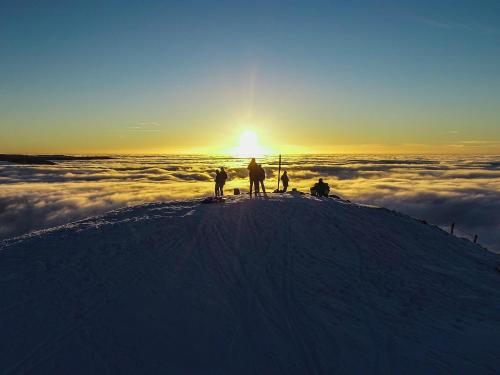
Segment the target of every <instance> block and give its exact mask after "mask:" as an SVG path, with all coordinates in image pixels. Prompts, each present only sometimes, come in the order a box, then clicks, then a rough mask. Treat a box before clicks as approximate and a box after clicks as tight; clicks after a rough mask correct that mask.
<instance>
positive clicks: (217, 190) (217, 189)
mask: <svg viewBox="0 0 500 375" xmlns="http://www.w3.org/2000/svg"><path fill="white" fill-rule="evenodd" d="M220 183H221V174H220V172H219V170H218V169H216V170H215V196H216V197H220Z"/></svg>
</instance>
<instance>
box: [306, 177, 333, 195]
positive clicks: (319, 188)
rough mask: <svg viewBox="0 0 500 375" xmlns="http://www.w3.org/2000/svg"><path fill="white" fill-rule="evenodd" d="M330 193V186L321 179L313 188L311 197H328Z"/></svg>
mask: <svg viewBox="0 0 500 375" xmlns="http://www.w3.org/2000/svg"><path fill="white" fill-rule="evenodd" d="M328 193H330V186H328V184H327V183H325V182H323V179H322V178H320V179H319V181H318V182H316V183H315V184H314V186H313V187H312V188H311V195H314V196H316V197H328Z"/></svg>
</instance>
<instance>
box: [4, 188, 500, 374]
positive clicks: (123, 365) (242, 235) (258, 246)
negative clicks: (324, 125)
mask: <svg viewBox="0 0 500 375" xmlns="http://www.w3.org/2000/svg"><path fill="white" fill-rule="evenodd" d="M498 262H499V257H498V255H495V254H492V253H489V252H488V251H486V250H485V249H483V248H481V247H480V246H477V245H474V244H472V243H470V242H469V241H467V240H463V239H460V238H456V237H453V236H450V235H448V234H446V233H445V232H444V231H442V230H440V229H438V228H436V227H434V226H431V225H427V224H425V223H423V222H420V221H418V220H415V219H413V218H410V217H407V216H404V215H401V214H398V213H395V212H392V211H389V210H386V209H381V208H376V207H367V206H360V205H356V204H351V203H348V202H343V201H340V200H335V199H331V198H321V199H319V198H312V197H309V196H292V195H283V196H280V195H270V196H269V197H268V198H267V199H265V198H263V197H262V198H257V199H250V198H249V197H248V196H240V197H231V198H228V199H227V200H226V202H225V203H218V204H202V203H201V201H200V200H191V201H178V202H170V203H158V204H148V205H143V206H136V207H132V208H126V209H121V210H117V211H113V212H110V213H109V214H106V215H104V216H100V217H95V218H90V219H87V220H83V221H80V222H77V223H73V224H69V225H66V226H63V227H59V228H55V229H51V230H47V231H42V232H38V233H35V234H32V235H29V236H24V237H20V238H16V239H12V240H7V241H4V242H3V243H2V244H1V245H0V373H2V374H11V373H12V374H13V373H28V372H29V373H35V374H41V373H44V374H56V373H61V374H90V373H128V374H138V373H165V374H167V373H169V374H170V373H183V374H189V373H196V374H199V373H203V374H205V373H213V374H221V373H228V374H247V373H249V374H268V373H269V374H271V373H280V374H353V373H355V374H389V373H392V374H433V373H436V374H439V373H449V374H467V373H468V374H488V373H491V374H493V373H498V371H499V368H500V288H499V286H500V273H499V272H498V271H497V270H496V269H495V268H496V267H497V266H498V264H499V263H498Z"/></svg>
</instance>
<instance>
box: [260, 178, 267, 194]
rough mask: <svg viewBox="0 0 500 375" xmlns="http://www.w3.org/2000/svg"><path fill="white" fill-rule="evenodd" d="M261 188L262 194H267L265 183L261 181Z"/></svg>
mask: <svg viewBox="0 0 500 375" xmlns="http://www.w3.org/2000/svg"><path fill="white" fill-rule="evenodd" d="M260 186H261V187H262V192H263V193H264V194H266V187H265V186H264V181H260Z"/></svg>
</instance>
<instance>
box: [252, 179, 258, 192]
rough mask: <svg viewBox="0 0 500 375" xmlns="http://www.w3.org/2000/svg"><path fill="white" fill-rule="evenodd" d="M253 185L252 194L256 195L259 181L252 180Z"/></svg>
mask: <svg viewBox="0 0 500 375" xmlns="http://www.w3.org/2000/svg"><path fill="white" fill-rule="evenodd" d="M253 184H254V187H253V188H254V190H255V192H254V193H255V195H257V193H259V181H258V180H254V182H253Z"/></svg>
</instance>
